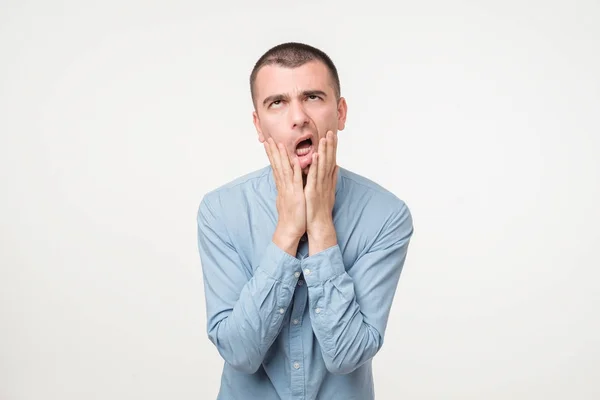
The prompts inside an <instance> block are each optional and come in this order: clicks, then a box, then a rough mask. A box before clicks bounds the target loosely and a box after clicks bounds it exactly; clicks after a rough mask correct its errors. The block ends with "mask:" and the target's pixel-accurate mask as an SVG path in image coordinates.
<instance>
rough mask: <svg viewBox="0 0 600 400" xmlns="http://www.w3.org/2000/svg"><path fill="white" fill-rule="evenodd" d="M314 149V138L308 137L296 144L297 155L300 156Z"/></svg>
mask: <svg viewBox="0 0 600 400" xmlns="http://www.w3.org/2000/svg"><path fill="white" fill-rule="evenodd" d="M311 150H312V140H311V139H306V140H303V141H301V142H300V143H298V146H296V155H297V156H298V157H303V156H306V155H307V154H308V153H310V151H311Z"/></svg>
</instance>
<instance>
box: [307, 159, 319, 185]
mask: <svg viewBox="0 0 600 400" xmlns="http://www.w3.org/2000/svg"><path fill="white" fill-rule="evenodd" d="M318 167H319V154H318V153H313V155H312V163H311V164H310V168H309V169H308V176H307V177H306V186H307V187H310V188H311V189H314V188H315V187H316V184H317V173H318V172H317V168H318Z"/></svg>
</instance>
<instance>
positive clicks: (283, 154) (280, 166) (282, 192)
mask: <svg viewBox="0 0 600 400" xmlns="http://www.w3.org/2000/svg"><path fill="white" fill-rule="evenodd" d="M264 145H265V151H266V152H267V156H268V157H269V162H270V163H271V167H272V168H273V177H274V179H275V186H276V187H277V203H276V204H277V213H278V214H279V216H278V221H277V227H276V229H275V233H274V235H273V243H275V244H276V245H277V246H278V247H279V248H281V249H282V250H283V251H285V252H287V253H288V254H290V255H292V256H294V257H295V256H296V252H297V250H298V242H299V240H300V238H301V237H302V235H304V233H305V232H306V200H305V197H304V187H303V183H302V170H301V169H300V163H299V161H298V158H296V157H291V161H290V157H289V154H288V152H287V150H286V148H285V146H283V145H282V144H275V141H274V140H273V139H272V138H269V139H268V140H266V141H265V142H264Z"/></svg>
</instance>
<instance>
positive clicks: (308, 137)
mask: <svg viewBox="0 0 600 400" xmlns="http://www.w3.org/2000/svg"><path fill="white" fill-rule="evenodd" d="M312 137H313V135H312V133H309V134H307V135H304V136H300V137H299V138H298V140H296V143H294V148H296V147H298V145H299V144H300V142H303V141H305V140H306V139H310V140H311V142H314V140H313V138H312ZM313 144H314V143H313Z"/></svg>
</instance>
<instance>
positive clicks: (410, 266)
mask: <svg viewBox="0 0 600 400" xmlns="http://www.w3.org/2000/svg"><path fill="white" fill-rule="evenodd" d="M215 4H216V3H203V2H198V1H196V2H192V1H189V2H166V1H164V2H158V1H154V2H149V1H141V0H138V1H133V0H127V1H123V0H121V1H116V0H113V1H98V2H89V1H88V2H76V1H63V2H58V1H54V2H50V1H37V2H36V1H16V0H14V1H2V3H1V8H0V188H1V196H0V399H1V400H33V399H36V400H37V399H40V400H41V399H44V400H50V399H56V400H59V399H60V400H81V399H86V400H88V399H111V400H112V399H124V400H125V399H127V400H129V399H144V400H154V399H156V400H158V399H178V400H184V399H214V398H215V397H216V394H217V390H218V385H219V378H220V373H221V367H222V361H221V359H220V358H219V356H218V353H217V352H216V350H215V349H214V347H213V346H212V344H211V343H210V342H209V341H208V338H207V335H206V319H205V309H204V294H203V290H202V274H201V268H200V261H199V257H198V254H197V247H196V225H195V217H196V211H197V206H198V204H199V201H200V199H201V197H202V196H203V194H204V193H206V192H207V191H209V190H211V189H213V188H214V187H216V186H218V185H221V184H223V183H225V182H227V181H229V180H231V179H233V178H235V177H237V176H239V175H241V174H244V173H247V172H250V171H252V170H254V169H258V168H260V167H262V166H264V165H266V163H267V158H266V156H265V155H264V150H263V148H262V147H261V145H260V144H259V142H258V140H257V136H256V132H255V130H254V127H253V125H252V122H251V121H252V120H251V111H252V108H251V107H252V105H251V101H250V96H249V88H248V76H249V74H250V70H251V68H252V66H253V64H254V62H255V61H256V59H257V58H258V57H259V56H260V55H261V54H262V53H263V52H264V51H266V50H267V49H268V48H269V47H271V46H273V45H275V44H278V43H280V42H284V41H291V40H294V41H302V42H306V43H309V44H312V45H315V46H317V47H320V48H321V49H323V50H324V51H326V52H327V53H328V54H329V55H330V56H331V57H332V58H333V60H334V62H335V63H336V64H337V66H338V68H339V70H340V77H341V81H342V94H343V95H344V96H345V97H346V98H347V101H348V104H349V115H348V124H347V129H346V130H344V131H343V132H342V133H341V134H340V143H339V160H340V165H342V166H344V167H346V168H348V169H351V170H353V171H355V172H358V173H360V174H362V175H364V176H367V177H369V178H372V179H374V180H375V181H377V182H379V183H380V184H382V185H384V186H385V187H387V188H388V189H390V190H392V191H393V192H394V193H396V194H397V195H398V196H399V197H400V198H402V199H404V200H405V201H406V202H407V204H408V205H409V207H410V208H411V210H412V212H413V217H414V222H415V235H414V237H413V241H412V244H411V248H410V251H409V255H408V259H407V262H406V265H405V270H404V272H403V274H402V277H401V280H400V286H399V289H398V292H397V296H396V298H395V302H394V306H393V308H392V315H391V320H390V323H389V325H388V330H387V335H386V341H385V345H384V347H383V349H382V351H381V352H380V353H379V354H378V355H377V356H376V358H375V362H374V363H375V381H376V393H377V399H379V400H381V399H394V400H395V399H461V400H463V399H486V400H494V399H527V400H531V399H544V400H551V399H567V398H568V399H577V400H584V399H598V398H600V382H599V378H600V366H599V365H600V311H599V306H600V290H599V289H598V288H599V279H600V273H599V272H598V271H599V269H600V261H599V257H598V250H597V249H594V246H597V245H598V243H599V242H600V235H599V229H598V226H599V224H600V212H599V211H598V207H599V205H600V194H599V186H600V162H599V161H598V157H599V156H600V138H599V135H600V129H599V128H600V122H599V119H600V77H599V75H600V72H599V71H600V3H599V2H598V1H597V0H590V1H562V2H558V1H550V2H548V1H536V2H524V1H510V2H506V1H494V2H493V1H486V2H481V1H479V2H476V1H454V2H446V1H441V0H440V1H421V2H419V1H410V2H409V1H402V2H392V1H390V2H386V3H380V4H377V3H376V2H373V1H369V2H367V3H364V2H361V3H360V4H358V3H357V4H356V5H351V4H349V3H348V2H346V1H341V0H340V1H337V2H317V1H302V2H268V3H267V2H257V1H250V2H242V1H237V2H226V3H222V5H215Z"/></svg>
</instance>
